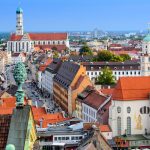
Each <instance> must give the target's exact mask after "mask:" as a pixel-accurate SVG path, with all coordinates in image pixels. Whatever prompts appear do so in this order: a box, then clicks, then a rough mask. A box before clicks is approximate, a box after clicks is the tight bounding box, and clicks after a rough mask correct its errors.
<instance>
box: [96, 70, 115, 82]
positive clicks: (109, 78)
mask: <svg viewBox="0 0 150 150" xmlns="http://www.w3.org/2000/svg"><path fill="white" fill-rule="evenodd" d="M96 84H101V85H113V84H115V77H114V76H113V73H112V70H111V69H110V68H109V67H105V68H104V69H102V73H101V75H100V76H99V77H98V78H97V81H96Z"/></svg>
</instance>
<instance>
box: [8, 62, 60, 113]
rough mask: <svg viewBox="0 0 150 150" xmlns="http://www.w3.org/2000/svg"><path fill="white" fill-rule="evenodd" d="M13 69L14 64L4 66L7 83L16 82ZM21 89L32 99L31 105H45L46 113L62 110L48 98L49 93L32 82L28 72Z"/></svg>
mask: <svg viewBox="0 0 150 150" xmlns="http://www.w3.org/2000/svg"><path fill="white" fill-rule="evenodd" d="M13 69H14V65H11V66H9V67H7V68H6V75H7V82H6V83H7V84H8V85H9V84H16V83H15V80H14V77H13ZM23 90H24V92H25V95H26V97H27V98H28V99H31V100H32V105H33V106H36V107H46V108H47V110H48V113H56V112H60V111H62V110H61V108H60V107H59V106H58V105H57V104H56V103H55V102H54V101H53V100H51V99H50V96H49V94H47V93H43V92H42V91H41V90H40V89H38V87H37V86H36V83H35V82H33V80H32V76H31V74H30V73H28V74H27V80H26V81H25V83H24V85H23Z"/></svg>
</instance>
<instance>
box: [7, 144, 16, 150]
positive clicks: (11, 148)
mask: <svg viewBox="0 0 150 150" xmlns="http://www.w3.org/2000/svg"><path fill="white" fill-rule="evenodd" d="M6 150H15V146H14V145H12V144H9V145H7V146H6Z"/></svg>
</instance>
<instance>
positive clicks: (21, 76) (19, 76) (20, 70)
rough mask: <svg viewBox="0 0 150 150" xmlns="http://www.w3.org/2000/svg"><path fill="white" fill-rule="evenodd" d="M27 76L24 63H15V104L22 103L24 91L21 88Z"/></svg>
mask: <svg viewBox="0 0 150 150" xmlns="http://www.w3.org/2000/svg"><path fill="white" fill-rule="evenodd" d="M26 78H27V73H26V68H25V65H24V64H23V63H21V62H19V63H17V64H16V66H15V69H14V79H15V81H16V84H17V85H18V90H17V92H16V94H15V96H16V101H17V102H16V106H17V107H22V106H23V105H24V96H25V93H24V91H23V90H22V85H23V83H24V82H25V80H26Z"/></svg>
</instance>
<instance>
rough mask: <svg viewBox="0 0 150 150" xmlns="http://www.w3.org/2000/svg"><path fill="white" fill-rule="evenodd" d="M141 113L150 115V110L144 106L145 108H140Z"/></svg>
mask: <svg viewBox="0 0 150 150" xmlns="http://www.w3.org/2000/svg"><path fill="white" fill-rule="evenodd" d="M140 113H141V114H149V113H150V108H149V107H146V106H144V107H142V108H140Z"/></svg>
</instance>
